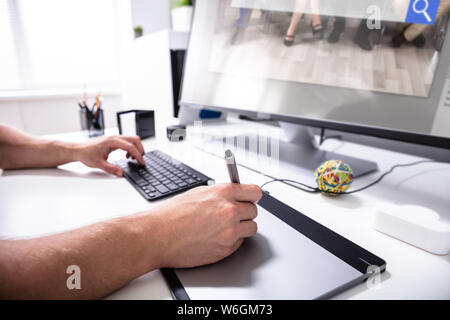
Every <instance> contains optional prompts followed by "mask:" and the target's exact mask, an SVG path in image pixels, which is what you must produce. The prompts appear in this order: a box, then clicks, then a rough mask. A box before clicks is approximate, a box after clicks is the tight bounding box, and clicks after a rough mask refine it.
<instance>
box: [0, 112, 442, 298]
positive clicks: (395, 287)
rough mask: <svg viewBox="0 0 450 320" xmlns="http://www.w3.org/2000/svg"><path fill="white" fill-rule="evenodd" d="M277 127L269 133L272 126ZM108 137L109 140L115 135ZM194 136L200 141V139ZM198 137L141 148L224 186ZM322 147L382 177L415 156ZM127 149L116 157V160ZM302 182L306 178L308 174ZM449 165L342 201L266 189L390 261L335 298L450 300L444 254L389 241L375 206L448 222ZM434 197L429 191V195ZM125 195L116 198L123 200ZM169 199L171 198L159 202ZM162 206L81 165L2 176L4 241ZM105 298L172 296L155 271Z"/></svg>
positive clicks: (248, 177) (225, 126) (247, 175)
mask: <svg viewBox="0 0 450 320" xmlns="http://www.w3.org/2000/svg"><path fill="white" fill-rule="evenodd" d="M261 129H262V130H265V129H267V127H264V126H263V125H261V124H248V123H247V122H246V123H245V126H243V125H242V123H240V122H239V121H232V122H231V123H230V122H229V123H217V124H210V125H207V126H204V130H203V132H221V133H225V134H226V133H229V134H236V133H239V132H241V133H242V132H249V130H250V131H252V130H253V131H252V132H254V131H260V130H261ZM271 130H273V129H271ZM114 133H115V131H113V130H112V131H109V132H107V134H114ZM51 138H54V139H59V140H65V141H86V140H88V138H87V136H86V135H85V134H84V133H81V132H79V133H68V134H61V135H56V136H52V137H51ZM196 139H199V138H198V137H197V138H196ZM193 140H195V139H193V138H192V137H191V139H187V140H186V141H185V142H181V143H176V142H169V141H168V140H167V139H166V137H165V136H163V135H159V136H158V138H150V139H146V140H145V141H143V143H144V147H145V149H146V150H152V149H160V150H162V151H164V152H166V153H168V154H170V155H172V156H173V157H175V158H177V159H179V160H181V161H183V162H185V163H187V164H188V165H190V166H192V167H193V168H195V169H197V170H199V171H201V172H203V173H205V174H207V175H208V176H210V177H213V178H214V179H215V180H216V182H217V183H220V182H228V174H227V171H226V170H225V166H224V163H223V160H222V159H220V158H218V157H216V156H214V155H212V154H209V153H205V152H203V151H201V150H200V149H198V148H196V147H195V146H194V145H195V143H194V142H193ZM324 149H327V150H334V151H339V152H343V153H346V154H354V155H357V156H359V157H361V158H365V159H374V160H375V161H377V162H378V164H379V167H380V171H385V170H386V169H388V168H389V167H390V166H392V165H393V164H396V163H407V162H412V161H415V160H417V159H418V158H417V157H412V156H407V155H404V154H399V153H395V152H391V151H386V150H380V149H376V148H371V147H366V146H359V145H355V144H352V143H343V142H339V141H327V142H326V143H325V145H324ZM123 156H124V153H123V152H122V151H116V152H114V153H112V154H111V156H110V159H112V160H115V159H120V158H121V157H123ZM239 173H240V176H241V181H243V182H248V183H256V184H259V185H261V184H262V183H264V182H266V181H268V180H269V179H268V178H267V177H265V176H263V175H260V174H258V173H256V172H254V171H251V170H248V169H245V168H242V167H241V168H239ZM378 175H379V173H374V174H371V175H368V176H365V177H362V178H360V179H358V181H357V182H355V183H358V185H359V184H360V185H365V184H366V183H368V182H370V181H373V180H374V179H375V177H377V176H378ZM304 179H305V180H306V181H310V179H311V174H305V177H304ZM448 181H450V166H448V165H444V164H436V163H432V164H423V165H420V166H416V167H410V168H404V169H400V170H398V171H394V173H393V174H392V175H390V176H388V177H386V178H385V180H383V181H382V182H381V183H380V184H379V185H377V186H375V187H373V188H371V189H368V190H366V191H363V192H361V193H357V194H354V195H349V196H346V197H339V198H327V197H324V196H322V195H320V194H308V193H304V192H301V191H299V190H296V189H294V188H292V187H289V186H287V185H284V184H281V183H273V184H270V185H268V186H267V187H266V188H265V189H266V190H268V191H269V192H270V193H271V194H272V195H273V196H275V197H277V198H278V199H280V200H281V201H283V202H285V203H286V204H288V205H290V206H292V207H294V208H295V209H297V210H299V211H301V212H302V213H304V214H305V215H307V216H309V217H310V218H312V219H314V220H316V221H317V222H319V223H321V224H323V225H324V226H326V227H328V228H330V229H332V230H334V231H335V232H337V233H339V234H341V235H342V236H344V237H346V238H348V239H349V240H351V241H353V242H355V243H357V244H358V245H360V246H362V247H364V248H366V249H367V250H369V251H371V252H373V253H374V254H376V255H378V256H379V257H381V258H383V259H384V260H386V261H387V271H386V272H384V273H383V274H382V277H381V282H380V283H379V284H378V285H373V286H368V285H367V284H365V283H363V284H360V285H358V286H356V287H354V288H352V289H350V290H347V291H346V292H344V293H342V294H340V295H338V296H336V297H335V298H337V299H449V298H450V286H449V285H448V284H449V283H450V255H446V256H438V255H433V254H431V253H428V252H425V251H423V250H421V249H418V248H415V247H413V246H410V245H408V244H406V243H403V242H401V241H398V240H395V239H393V238H391V237H388V236H386V235H384V234H382V233H380V232H377V231H375V230H374V229H373V228H372V225H371V221H372V212H371V210H372V207H373V205H374V204H376V203H377V202H379V201H389V202H392V203H396V204H419V205H422V206H427V207H430V208H432V209H434V210H435V211H436V212H438V213H439V214H440V216H441V219H442V220H444V221H447V222H448V223H450V210H449V208H450V197H449V194H448V186H447V184H448ZM429 190H431V191H429ZM118 195H119V196H118ZM162 201H166V200H162ZM160 203H161V201H157V202H153V203H150V202H147V201H146V200H144V199H143V198H142V197H141V196H140V195H139V194H138V193H137V192H136V191H135V189H134V188H133V187H131V186H130V185H129V183H128V182H127V181H126V180H125V179H119V178H115V177H112V176H109V175H107V174H104V173H103V172H100V171H99V170H94V169H90V168H87V167H85V166H84V165H82V164H81V163H70V164H67V165H64V166H60V167H59V168H57V169H39V170H35V169H32V170H12V171H6V172H3V175H2V176H1V177H0V238H24V237H36V236H42V235H46V234H50V233H55V232H61V231H64V230H68V229H73V228H76V227H80V226H83V225H87V224H90V223H93V222H96V221H100V220H105V219H110V218H112V217H117V216H123V215H127V214H133V213H135V212H137V211H142V210H145V209H149V208H152V207H154V206H157V205H158V204H160ZM107 299H171V295H170V291H169V289H168V287H167V284H166V283H165V280H164V279H163V277H162V275H161V273H160V272H159V271H153V272H150V273H148V274H146V275H143V276H141V277H140V278H138V279H136V280H134V281H132V282H131V283H130V284H128V285H127V286H125V287H123V288H122V289H120V290H118V291H116V292H115V293H113V294H111V295H110V296H108V297H107Z"/></svg>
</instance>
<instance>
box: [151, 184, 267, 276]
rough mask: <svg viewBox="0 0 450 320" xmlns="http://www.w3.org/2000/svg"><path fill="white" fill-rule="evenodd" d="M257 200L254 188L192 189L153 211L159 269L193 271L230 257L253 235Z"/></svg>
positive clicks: (254, 186)
mask: <svg viewBox="0 0 450 320" xmlns="http://www.w3.org/2000/svg"><path fill="white" fill-rule="evenodd" d="M261 196H262V191H261V189H260V188H259V187H258V186H256V185H245V184H230V183H229V184H220V185H217V186H211V187H198V188H195V189H192V190H190V191H188V192H185V193H183V194H181V195H179V196H177V197H174V198H173V199H170V201H167V202H166V203H165V204H164V205H162V206H161V207H159V208H156V209H155V211H154V214H156V215H157V216H158V217H159V220H160V222H161V224H160V225H161V228H160V231H159V232H158V236H157V237H158V238H159V240H160V241H161V244H160V245H161V249H160V250H159V251H160V256H159V257H158V258H157V260H158V265H159V267H175V268H176V267H183V268H184V267H195V266H199V265H203V264H209V263H214V262H217V261H219V260H221V259H223V258H225V257H227V256H229V255H230V254H232V253H233V252H234V251H236V250H237V249H238V248H239V247H240V246H241V244H242V242H243V240H244V238H248V237H251V236H253V235H254V234H255V233H256V231H257V225H256V222H254V221H253V219H255V218H256V216H257V208H256V205H255V204H254V203H256V202H257V201H259V199H261ZM159 233H160V234H159ZM154 237H155V235H154ZM150 245H151V246H152V245H153V246H155V245H157V244H156V243H153V244H150Z"/></svg>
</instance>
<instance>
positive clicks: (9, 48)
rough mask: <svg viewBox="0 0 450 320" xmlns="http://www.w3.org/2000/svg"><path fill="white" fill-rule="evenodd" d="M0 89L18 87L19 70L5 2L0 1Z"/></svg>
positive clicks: (4, 0)
mask: <svg viewBox="0 0 450 320" xmlns="http://www.w3.org/2000/svg"><path fill="white" fill-rule="evenodd" d="M0 48H1V49H0V88H1V89H6V90H11V89H17V88H18V87H19V70H18V68H17V60H16V55H15V48H14V39H13V36H12V29H11V21H10V17H9V15H8V6H7V3H6V0H0Z"/></svg>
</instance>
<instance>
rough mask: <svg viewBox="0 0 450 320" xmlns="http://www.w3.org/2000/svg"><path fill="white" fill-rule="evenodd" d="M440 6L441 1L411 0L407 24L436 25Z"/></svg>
mask: <svg viewBox="0 0 450 320" xmlns="http://www.w3.org/2000/svg"><path fill="white" fill-rule="evenodd" d="M439 4H440V1H439V0H410V1H409V6H408V12H407V13H406V18H405V22H406V23H418V24H428V25H432V24H434V20H435V19H436V14H437V11H438V8H439Z"/></svg>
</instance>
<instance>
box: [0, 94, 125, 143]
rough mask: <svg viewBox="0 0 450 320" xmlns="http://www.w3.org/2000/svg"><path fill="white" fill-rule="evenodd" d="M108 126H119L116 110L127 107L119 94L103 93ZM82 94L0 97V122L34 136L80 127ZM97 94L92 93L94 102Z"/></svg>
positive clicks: (91, 100) (76, 129) (78, 128)
mask: <svg viewBox="0 0 450 320" xmlns="http://www.w3.org/2000/svg"><path fill="white" fill-rule="evenodd" d="M103 96H104V99H105V100H104V103H103V106H104V114H105V126H106V127H107V128H109V127H116V126H117V121H116V112H117V111H119V110H124V109H127V108H126V107H125V106H124V105H123V102H122V97H121V96H120V95H118V94H104V95H103ZM79 99H80V97H79V96H71V95H65V96H61V95H60V96H51V95H50V96H48V97H27V98H9V99H6V98H2V99H0V123H6V124H9V125H12V126H14V127H16V128H19V129H21V130H24V131H26V132H29V133H31V134H35V135H44V134H53V133H62V132H71V131H79V130H80V120H79V115H78V110H79V108H78V106H77V102H78V100H79ZM94 100H95V95H94V94H93V95H92V96H91V99H90V102H91V103H93V102H94Z"/></svg>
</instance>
